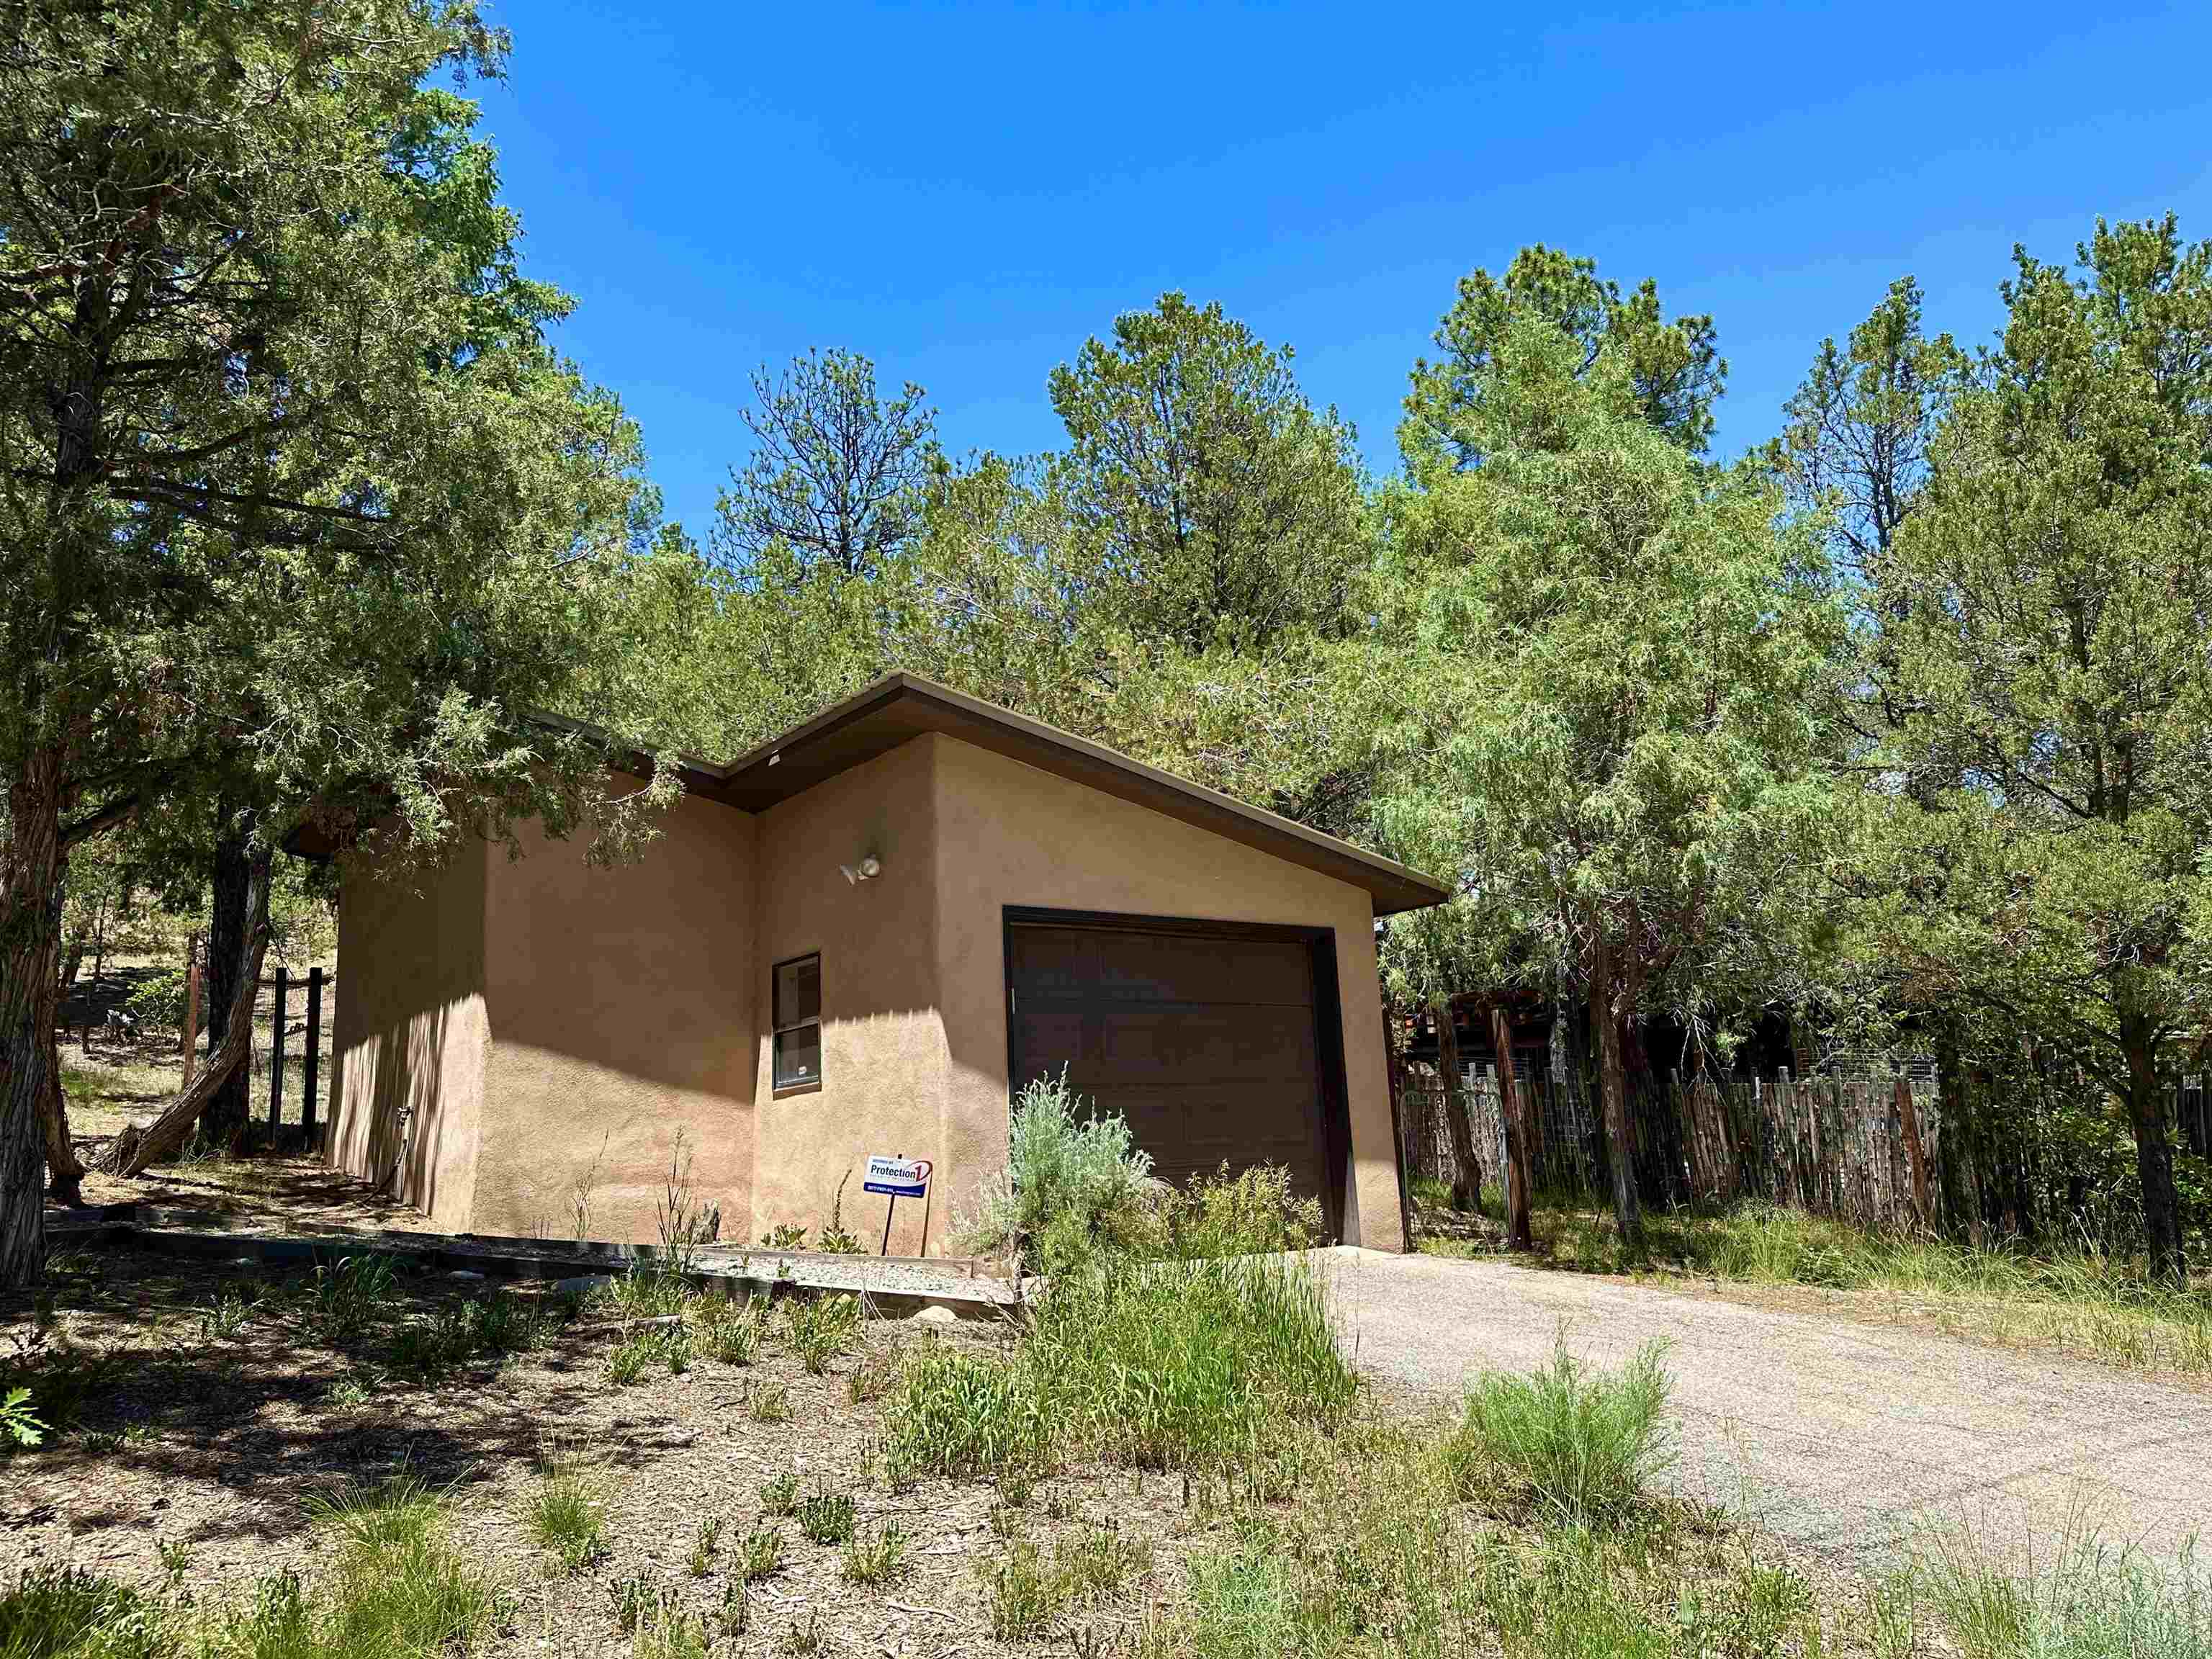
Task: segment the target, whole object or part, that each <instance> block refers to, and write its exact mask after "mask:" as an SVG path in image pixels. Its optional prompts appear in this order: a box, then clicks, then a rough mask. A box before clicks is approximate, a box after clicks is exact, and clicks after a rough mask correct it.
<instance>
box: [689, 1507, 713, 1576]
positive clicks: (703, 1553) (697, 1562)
mask: <svg viewBox="0 0 2212 1659" xmlns="http://www.w3.org/2000/svg"><path fill="white" fill-rule="evenodd" d="M721 1541H722V1517H721V1516H719V1515H709V1516H706V1517H705V1518H704V1519H702V1521H701V1522H699V1530H698V1532H697V1533H696V1534H694V1535H693V1537H692V1540H691V1553H690V1557H689V1558H687V1559H686V1563H685V1565H688V1566H689V1567H690V1569H691V1576H692V1577H694V1578H704V1577H706V1576H707V1575H708V1573H710V1572H712V1571H714V1550H715V1547H716V1546H717V1545H719V1544H720V1542H721Z"/></svg>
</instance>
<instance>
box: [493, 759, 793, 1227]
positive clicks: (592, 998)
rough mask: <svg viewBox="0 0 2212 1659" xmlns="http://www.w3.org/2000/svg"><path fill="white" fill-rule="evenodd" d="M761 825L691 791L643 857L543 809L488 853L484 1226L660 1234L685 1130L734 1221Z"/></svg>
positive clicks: (748, 1197)
mask: <svg viewBox="0 0 2212 1659" xmlns="http://www.w3.org/2000/svg"><path fill="white" fill-rule="evenodd" d="M753 830H754V820H753V819H752V818H751V817H749V816H748V815H747V814H745V813H744V812H740V811H735V810H733V809H732V808H730V807H726V806H722V805H717V804H715V803H714V802H712V801H708V800H702V799H696V798H693V799H685V800H684V801H682V802H680V803H679V804H678V805H677V806H676V807H675V809H674V810H673V811H671V812H669V813H668V814H667V816H666V817H664V818H663V819H662V821H661V824H660V834H659V836H658V838H657V839H655V840H654V841H653V842H652V843H651V844H650V845H649V846H648V847H647V848H646V850H645V853H644V854H643V856H642V857H641V859H640V860H637V861H636V862H635V863H631V864H623V865H616V866H592V865H589V864H587V863H586V860H585V849H584V845H583V842H582V841H581V839H578V840H575V841H571V842H553V841H548V840H547V839H546V838H545V837H544V836H543V835H542V834H541V833H539V832H538V829H536V827H535V826H534V825H533V826H531V827H530V828H529V829H526V831H525V832H524V835H523V837H522V848H523V856H522V857H520V859H513V860H510V859H509V858H508V857H507V855H506V854H504V853H503V852H498V851H495V852H494V853H492V854H491V856H490V860H489V867H488V871H487V880H486V902H485V921H484V926H485V935H486V938H487V939H488V941H489V945H488V949H487V951H486V952H485V973H484V996H485V1001H486V1004H487V1006H488V1009H489V1024H490V1035H491V1058H490V1063H489V1067H488V1069H487V1073H486V1076H485V1081H484V1090H483V1100H484V1105H483V1129H482V1135H481V1141H482V1152H481V1153H480V1155H479V1158H478V1160H477V1194H476V1205H475V1212H474V1231H477V1232H481V1233H508V1234H515V1235H539V1234H542V1235H544V1236H547V1237H572V1236H574V1234H575V1232H576V1231H577V1223H576V1214H575V1211H576V1206H577V1203H578V1201H579V1200H580V1199H581V1200H582V1201H583V1202H584V1203H585V1204H586V1206H588V1218H587V1220H586V1225H585V1231H586V1232H587V1233H588V1234H589V1236H591V1237H595V1238H615V1239H631V1240H639V1241H647V1242H649V1241H651V1240H653V1239H654V1238H655V1237H657V1236H658V1231H659V1221H658V1216H657V1211H658V1208H659V1204H660V1200H661V1197H662V1193H663V1189H664V1184H665V1181H666V1178H667V1176H668V1175H669V1171H670V1166H671V1160H672V1159H673V1158H674V1157H675V1156H676V1153H677V1150H678V1148H677V1134H678V1130H679V1129H680V1130H681V1131H682V1132H683V1136H684V1146H685V1148H686V1149H687V1150H688V1152H689V1154H690V1171H691V1180H692V1183H693V1187H694V1189H695V1193H696V1197H697V1199H698V1200H701V1201H702V1202H706V1203H712V1204H714V1205H716V1206H720V1210H721V1213H722V1232H723V1236H724V1237H732V1236H733V1234H734V1232H735V1231H738V1230H741V1229H742V1228H743V1226H744V1224H745V1221H746V1220H747V1218H749V1216H750V1212H751V1204H752V1193H751V1181H750V1167H751V1164H752V1129H753V1088H752V1082H753V1066H752V1061H753V1046H754V1033H755V1030H756V1029H757V1028H756V1026H755V1023H754V1009H755V1006H756V1003H755V996H754V989H753V965H754V963H755V962H756V961H757V952H756V951H755V949H754V936H753V880H752V877H753Z"/></svg>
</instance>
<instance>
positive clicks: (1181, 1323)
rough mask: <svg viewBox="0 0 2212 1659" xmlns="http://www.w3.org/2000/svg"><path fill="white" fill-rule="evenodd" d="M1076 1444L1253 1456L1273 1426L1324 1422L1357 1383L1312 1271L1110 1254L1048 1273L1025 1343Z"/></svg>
mask: <svg viewBox="0 0 2212 1659" xmlns="http://www.w3.org/2000/svg"><path fill="white" fill-rule="evenodd" d="M1026 1358H1027V1359H1028V1362H1029V1363H1030V1364H1031V1365H1032V1366H1033V1367H1034V1368H1035V1370H1036V1375H1037V1386H1038V1389H1039V1392H1040V1394H1041V1395H1042V1398H1043V1401H1044V1402H1045V1409H1046V1411H1047V1413H1048V1415H1049V1416H1051V1417H1052V1418H1053V1419H1054V1420H1055V1421H1057V1422H1060V1423H1061V1424H1063V1425H1065V1432H1066V1433H1067V1434H1068V1435H1069V1436H1070V1437H1072V1438H1073V1440H1074V1441H1075V1442H1076V1443H1077V1444H1078V1446H1079V1449H1082V1450H1084V1451H1085V1452H1088V1453H1090V1454H1091V1455H1097V1456H1101V1457H1104V1458H1106V1459H1108V1460H1109V1461H1111V1462H1125V1463H1132V1464H1136V1465H1139V1466H1140V1467H1144V1468H1186V1469H1201V1468H1219V1467H1223V1466H1225V1465H1228V1464H1231V1463H1235V1462H1240V1461H1243V1460H1245V1459H1248V1458H1250V1457H1252V1456H1254V1455H1255V1454H1256V1452H1257V1451H1258V1449H1260V1448H1261V1446H1262V1444H1263V1443H1264V1442H1265V1441H1266V1439H1267V1436H1268V1434H1269V1432H1270V1431H1271V1429H1272V1426H1273V1425H1274V1424H1276V1423H1278V1422H1282V1421H1310V1422H1314V1423H1317V1424H1320V1425H1323V1426H1334V1425H1335V1424H1337V1423H1338V1422H1340V1421H1341V1420H1342V1419H1343V1416H1344V1413H1345V1412H1346V1410H1347V1409H1348V1407H1350V1406H1351V1404H1352V1396H1353V1395H1354V1394H1355V1393H1356V1392H1357V1390H1358V1383H1357V1380H1356V1379H1355V1377H1354V1376H1353V1374H1352V1368H1351V1366H1350V1365H1349V1364H1347V1363H1346V1360H1345V1358H1344V1356H1343V1354H1342V1353H1341V1352H1340V1351H1339V1350H1338V1347H1337V1345H1336V1332H1335V1328H1334V1325H1333V1323H1332V1322H1331V1320H1330V1317H1329V1310H1328V1297H1327V1295H1326V1292H1325V1291H1324V1288H1323V1286H1322V1282H1321V1279H1319V1277H1318V1276H1317V1275H1316V1273H1314V1272H1313V1271H1312V1270H1311V1269H1310V1268H1309V1267H1305V1266H1304V1265H1303V1264H1301V1263H1297V1262H1292V1261H1279V1260H1268V1259H1261V1260H1256V1261H1210V1262H1198V1263H1182V1262H1144V1263H1133V1262H1127V1261H1123V1262H1116V1263H1112V1264H1109V1265H1108V1266H1106V1267H1103V1268H1100V1269H1098V1270H1096V1271H1094V1272H1091V1273H1085V1274H1081V1275H1077V1276H1073V1277H1070V1278H1068V1279H1065V1280H1063V1281H1062V1282H1060V1283H1056V1284H1054V1286H1053V1288H1052V1291H1051V1292H1050V1294H1048V1296H1046V1297H1044V1299H1043V1301H1042V1304H1041V1305H1040V1306H1039V1307H1038V1310H1037V1313H1036V1322H1035V1325H1034V1328H1033V1329H1032V1332H1031V1334H1030V1343H1029V1346H1028V1348H1027V1350H1026Z"/></svg>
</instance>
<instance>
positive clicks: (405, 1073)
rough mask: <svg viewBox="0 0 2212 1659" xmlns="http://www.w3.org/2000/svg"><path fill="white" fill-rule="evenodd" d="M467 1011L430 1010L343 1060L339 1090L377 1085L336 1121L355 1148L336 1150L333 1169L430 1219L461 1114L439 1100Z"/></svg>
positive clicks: (456, 1005) (457, 1007) (452, 1007)
mask: <svg viewBox="0 0 2212 1659" xmlns="http://www.w3.org/2000/svg"><path fill="white" fill-rule="evenodd" d="M464 1007H465V1003H464V1002H453V1003H447V1004H445V1005H443V1006H437V1007H432V1008H426V1009H424V1010H423V1011H422V1012H420V1013H416V1014H414V1015H412V1016H410V1018H407V1019H405V1020H403V1021H401V1022H399V1023H398V1024H393V1025H390V1026H387V1027H386V1029H385V1030H382V1031H380V1032H378V1033H377V1034H376V1035H375V1036H373V1037H369V1038H368V1039H367V1040H365V1041H364V1042H362V1043H361V1044H360V1045H359V1047H358V1048H356V1049H355V1050H353V1051H350V1052H349V1053H347V1054H343V1055H341V1056H339V1061H338V1070H339V1072H340V1077H339V1079H337V1086H338V1088H339V1089H340V1090H341V1091H343V1094H344V1095H346V1096H350V1095H351V1093H352V1089H353V1086H354V1084H355V1080H356V1079H357V1078H358V1077H359V1076H361V1074H362V1072H364V1071H365V1072H366V1073H368V1076H370V1077H371V1078H373V1079H374V1086H373V1088H372V1090H371V1092H370V1096H369V1098H368V1101H367V1102H366V1103H360V1102H356V1103H355V1105H354V1108H353V1110H352V1113H351V1114H350V1115H346V1116H342V1117H340V1118H339V1119H338V1120H337V1121H338V1122H339V1123H340V1124H341V1125H343V1126H344V1127H346V1129H347V1134H346V1137H345V1139H346V1140H347V1141H348V1142H349V1143H350V1144H348V1145H341V1146H337V1147H334V1148H333V1149H332V1152H333V1158H332V1161H333V1162H334V1163H336V1164H338V1165H339V1166H340V1167H341V1168H343V1169H345V1170H349V1171H350V1172H351V1173H353V1174H354V1175H356V1176H360V1177H362V1179H363V1180H366V1181H368V1182H370V1183H371V1184H372V1185H374V1187H375V1188H376V1189H377V1190H378V1191H379V1192H381V1193H384V1194H388V1195H390V1196H392V1197H395V1198H398V1199H400V1200H404V1201H405V1202H406V1203H409V1204H412V1205H413V1206H416V1208H417V1209H419V1210H422V1212H425V1213H426V1214H435V1212H436V1206H437V1198H438V1193H437V1188H438V1153H439V1150H440V1148H441V1146H442V1145H443V1143H444V1140H445V1138H446V1136H447V1134H449V1133H452V1132H453V1131H452V1125H453V1116H454V1114H453V1111H452V1110H451V1109H450V1104H449V1103H441V1101H440V1099H439V1094H440V1091H441V1088H442V1087H443V1085H444V1079H445V1065H446V1042H447V1029H448V1027H449V1025H450V1024H452V1023H453V1020H454V1019H455V1018H456V1017H457V1016H458V1015H459V1013H460V1012H461V1011H462V1010H463V1008H464ZM364 1104H365V1105H366V1108H367V1110H366V1112H365V1113H364V1112H362V1111H361V1110H360V1108H361V1106H362V1105H364ZM441 1104H445V1105H446V1109H441Z"/></svg>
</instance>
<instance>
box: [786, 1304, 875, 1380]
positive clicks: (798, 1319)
mask: <svg viewBox="0 0 2212 1659" xmlns="http://www.w3.org/2000/svg"><path fill="white" fill-rule="evenodd" d="M783 1318H784V1329H785V1332H786V1334H787V1335H788V1336H789V1338H790V1340H791V1347H792V1352H794V1353H796V1354H797V1355H798V1356H799V1364H802V1365H804V1366H805V1367H806V1369H807V1370H809V1371H810V1372H811V1373H812V1374H813V1375H815V1376H821V1375H822V1373H823V1372H824V1371H826V1370H829V1362H830V1361H831V1360H833V1359H835V1358H837V1357H838V1356H839V1355H840V1354H842V1353H844V1352H847V1351H848V1349H850V1348H851V1347H852V1346H853V1345H854V1343H855V1342H857V1341H858V1340H860V1299H859V1298H858V1297H851V1296H824V1297H814V1298H811V1299H808V1300H801V1299H799V1298H793V1300H791V1301H788V1302H787V1303H785V1304H784V1307H783Z"/></svg>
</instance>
